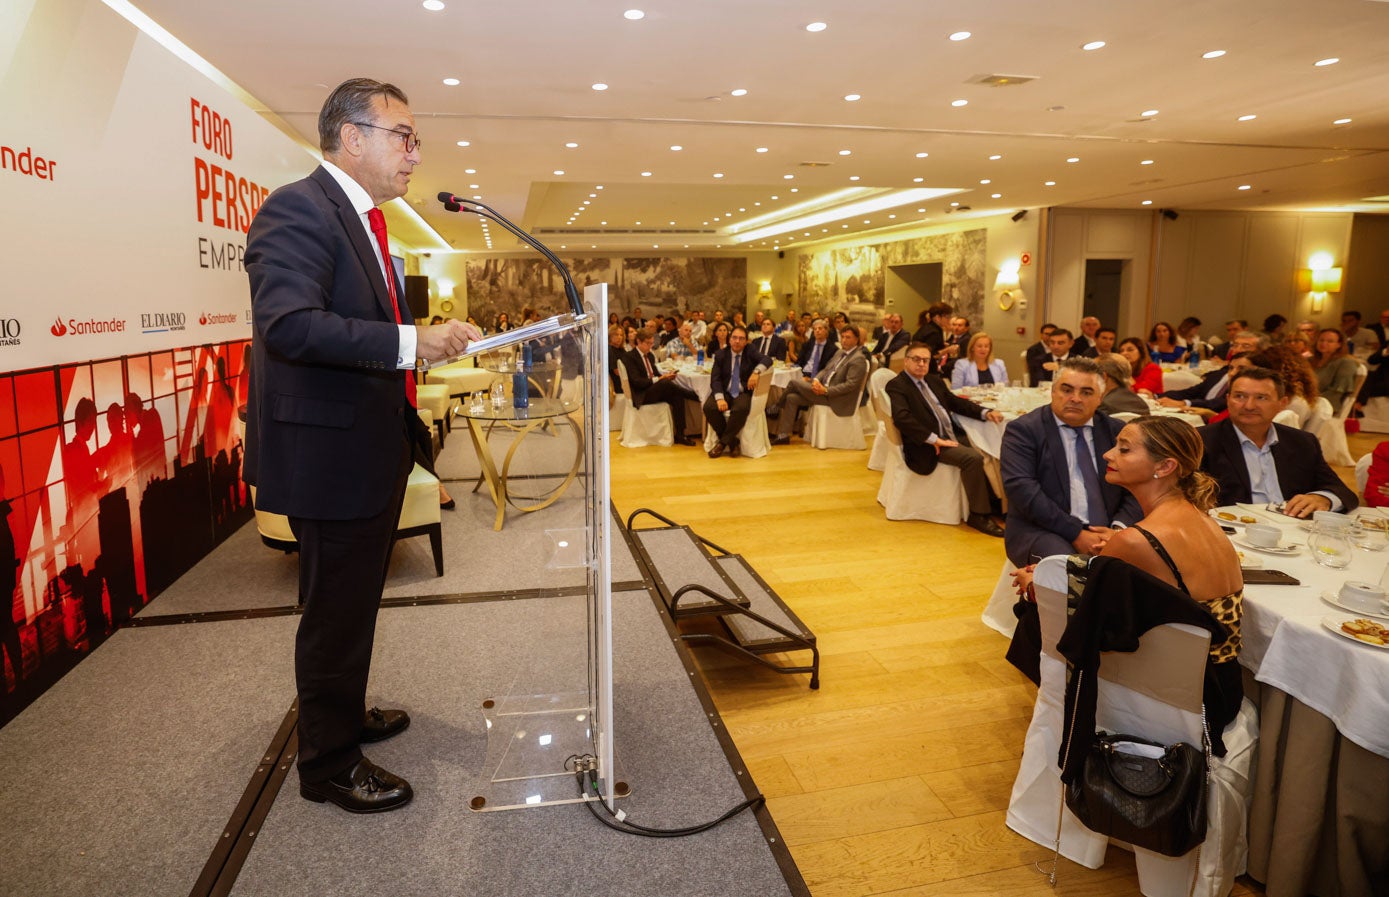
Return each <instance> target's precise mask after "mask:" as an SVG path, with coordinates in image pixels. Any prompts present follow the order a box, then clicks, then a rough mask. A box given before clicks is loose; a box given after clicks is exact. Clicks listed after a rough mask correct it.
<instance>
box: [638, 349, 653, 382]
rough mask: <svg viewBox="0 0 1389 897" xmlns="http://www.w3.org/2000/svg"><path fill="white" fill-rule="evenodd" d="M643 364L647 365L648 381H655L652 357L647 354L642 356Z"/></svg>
mask: <svg viewBox="0 0 1389 897" xmlns="http://www.w3.org/2000/svg"><path fill="white" fill-rule="evenodd" d="M641 360H642V363H643V364H645V365H646V379H648V380H655V379H656V375H655V374H654V373H652V371H651V357H650V356H649V355H647V354H646V353H645V352H643V353H642V354H641Z"/></svg>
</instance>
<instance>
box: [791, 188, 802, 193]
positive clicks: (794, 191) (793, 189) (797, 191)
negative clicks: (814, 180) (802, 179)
mask: <svg viewBox="0 0 1389 897" xmlns="http://www.w3.org/2000/svg"><path fill="white" fill-rule="evenodd" d="M791 192H792V193H800V192H801V188H800V187H792V188H791Z"/></svg>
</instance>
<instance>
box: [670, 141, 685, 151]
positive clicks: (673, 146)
mask: <svg viewBox="0 0 1389 897" xmlns="http://www.w3.org/2000/svg"><path fill="white" fill-rule="evenodd" d="M682 149H684V147H683V146H681V145H680V144H678V143H673V144H671V147H670V151H671V152H672V153H678V152H680V151H681V150H682Z"/></svg>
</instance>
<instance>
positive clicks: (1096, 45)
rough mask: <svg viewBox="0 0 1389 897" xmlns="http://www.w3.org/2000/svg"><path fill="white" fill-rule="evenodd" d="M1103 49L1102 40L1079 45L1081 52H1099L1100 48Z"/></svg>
mask: <svg viewBox="0 0 1389 897" xmlns="http://www.w3.org/2000/svg"><path fill="white" fill-rule="evenodd" d="M1103 47H1104V41H1102V40H1092V41H1090V43H1088V44H1081V45H1080V48H1081V49H1082V50H1099V49H1101V48H1103Z"/></svg>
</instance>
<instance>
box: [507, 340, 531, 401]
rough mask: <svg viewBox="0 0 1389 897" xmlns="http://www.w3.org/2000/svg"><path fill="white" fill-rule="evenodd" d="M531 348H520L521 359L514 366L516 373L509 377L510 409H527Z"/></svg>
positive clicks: (529, 392)
mask: <svg viewBox="0 0 1389 897" xmlns="http://www.w3.org/2000/svg"><path fill="white" fill-rule="evenodd" d="M530 368H531V347H530V345H529V344H527V345H524V346H522V347H521V357H520V359H519V360H518V361H517V364H516V373H514V374H512V375H511V407H513V408H529V407H530V403H531V401H530V399H531V384H530V373H529V371H530Z"/></svg>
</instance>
